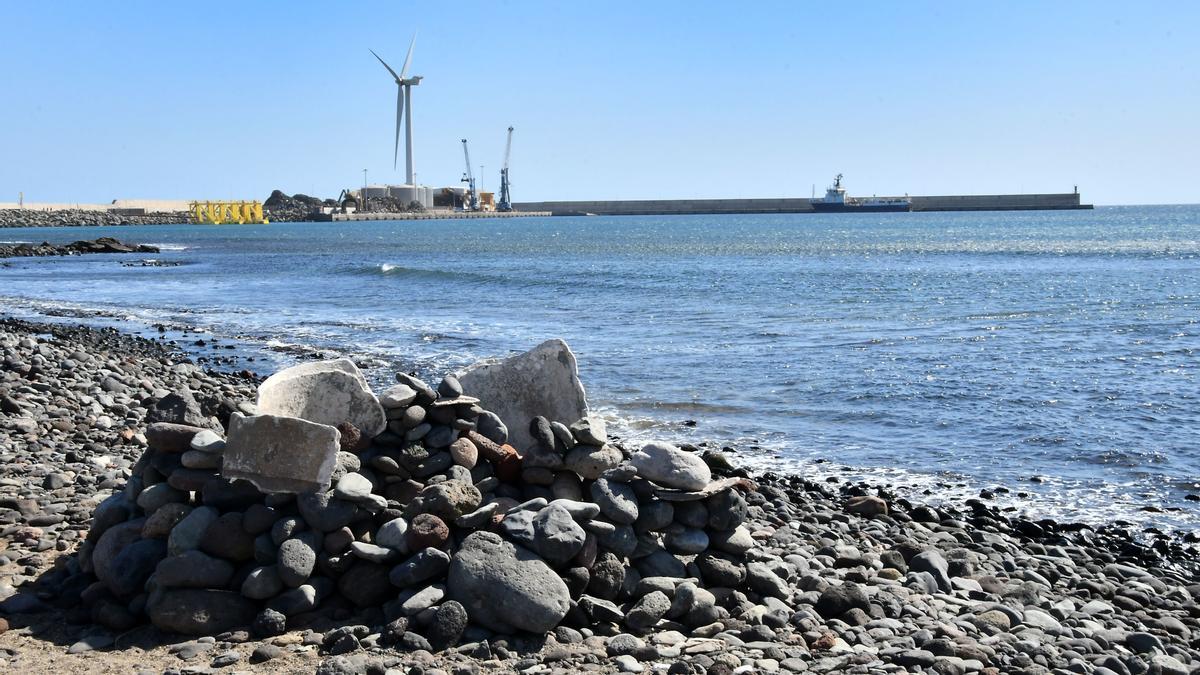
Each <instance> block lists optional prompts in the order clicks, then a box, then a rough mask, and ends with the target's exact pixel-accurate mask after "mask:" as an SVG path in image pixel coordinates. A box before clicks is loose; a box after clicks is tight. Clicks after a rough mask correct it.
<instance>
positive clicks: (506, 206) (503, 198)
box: [496, 127, 513, 211]
mask: <svg viewBox="0 0 1200 675" xmlns="http://www.w3.org/2000/svg"><path fill="white" fill-rule="evenodd" d="M512 132H513V128H512V127H509V128H508V140H507V141H506V142H505V143H504V164H502V165H501V166H500V201H499V203H497V204H496V210H497V211H512V198H511V197H510V196H509V194H508V188H509V182H508V158H509V155H511V154H512Z"/></svg>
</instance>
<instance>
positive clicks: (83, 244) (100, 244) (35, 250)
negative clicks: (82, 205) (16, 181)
mask: <svg viewBox="0 0 1200 675" xmlns="http://www.w3.org/2000/svg"><path fill="white" fill-rule="evenodd" d="M158 252H159V250H158V247H157V246H150V245H149V244H127V243H124V242H121V241H118V240H116V239H113V238H112V237H100V238H99V239H94V240H91V241H88V240H80V241H73V242H71V243H69V244H51V243H50V242H45V241H44V242H42V243H40V244H6V245H0V258H43V257H50V256H65V255H83V254H86V253H158Z"/></svg>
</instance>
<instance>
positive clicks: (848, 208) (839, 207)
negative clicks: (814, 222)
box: [812, 202, 912, 213]
mask: <svg viewBox="0 0 1200 675" xmlns="http://www.w3.org/2000/svg"><path fill="white" fill-rule="evenodd" d="M812 209H813V211H816V212H817V213H896V212H903V211H912V204H826V203H823V202H812Z"/></svg>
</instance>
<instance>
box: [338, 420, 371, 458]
mask: <svg viewBox="0 0 1200 675" xmlns="http://www.w3.org/2000/svg"><path fill="white" fill-rule="evenodd" d="M337 430H338V431H339V432H340V433H341V434H342V436H341V439H340V440H339V441H338V442H339V443H340V444H341V448H342V452H362V451H363V450H366V449H367V446H368V445H370V444H371V443H370V441H369V440H368V439H366V438H364V437H363V433H362V432H361V431H359V430H358V427H356V426H354V425H353V424H350V423H349V422H342V423H341V424H339V425H337Z"/></svg>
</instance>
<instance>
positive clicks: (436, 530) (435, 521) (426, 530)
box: [405, 513, 450, 551]
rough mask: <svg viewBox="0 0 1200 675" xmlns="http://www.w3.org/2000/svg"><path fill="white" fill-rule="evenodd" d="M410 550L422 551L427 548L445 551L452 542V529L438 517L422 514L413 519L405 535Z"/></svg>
mask: <svg viewBox="0 0 1200 675" xmlns="http://www.w3.org/2000/svg"><path fill="white" fill-rule="evenodd" d="M405 538H406V539H407V541H408V550H410V551H420V550H422V549H426V548H436V549H439V550H440V549H444V548H446V544H447V543H449V541H450V528H449V527H446V523H445V522H444V521H443V520H442V519H441V518H438V517H437V516H435V515H433V514H430V513H422V514H420V515H418V516H416V517H415V518H413V519H412V522H411V523H410V524H409V526H408V532H407V533H406V534H405Z"/></svg>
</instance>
